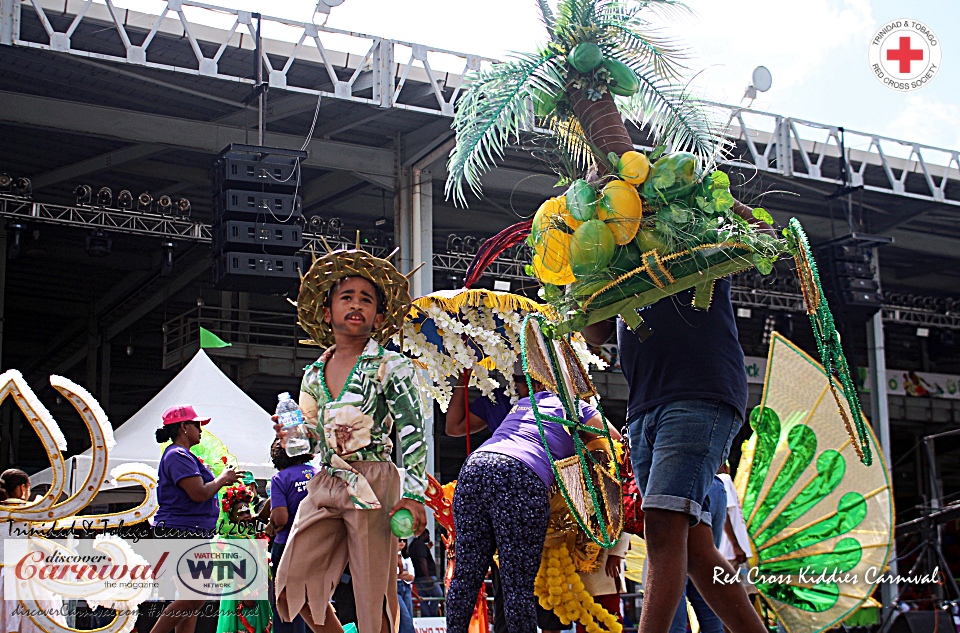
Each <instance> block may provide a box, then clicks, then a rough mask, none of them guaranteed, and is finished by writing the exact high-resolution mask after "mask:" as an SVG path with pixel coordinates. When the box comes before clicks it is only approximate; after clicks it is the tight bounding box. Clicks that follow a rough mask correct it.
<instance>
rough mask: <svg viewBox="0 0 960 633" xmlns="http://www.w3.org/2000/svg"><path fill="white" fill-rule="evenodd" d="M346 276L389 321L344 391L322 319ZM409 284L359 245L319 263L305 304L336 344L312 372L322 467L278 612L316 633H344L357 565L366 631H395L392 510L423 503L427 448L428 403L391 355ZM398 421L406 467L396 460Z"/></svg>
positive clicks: (411, 374) (280, 583) (308, 321)
mask: <svg viewBox="0 0 960 633" xmlns="http://www.w3.org/2000/svg"><path fill="white" fill-rule="evenodd" d="M347 277H362V278H364V279H367V280H369V281H370V282H371V283H373V284H374V285H375V286H376V287H377V288H378V289H379V291H380V292H381V293H382V295H383V304H384V310H383V312H384V319H383V321H382V324H381V325H380V327H379V328H378V329H376V330H375V331H374V332H373V334H372V338H371V339H370V340H369V341H368V342H367V345H366V347H365V349H364V350H363V352H362V353H361V354H360V356H359V358H358V359H357V363H356V366H355V367H354V368H353V371H352V372H351V373H350V375H349V377H348V378H347V381H346V383H345V384H344V386H343V389H342V391H341V393H340V395H339V396H338V397H336V398H334V397H333V395H332V394H331V393H330V391H329V389H328V388H327V383H326V380H325V374H324V367H325V365H326V363H327V361H328V359H329V358H330V357H331V355H332V353H333V351H334V349H335V348H334V347H331V346H332V345H333V344H334V338H333V331H332V329H331V327H330V325H329V324H328V323H326V322H325V321H324V319H323V309H324V305H325V301H326V298H327V296H328V294H329V293H330V292H331V291H332V290H333V288H334V286H335V284H336V283H337V282H338V281H340V280H342V279H344V278H347ZM410 305H411V303H410V296H409V293H408V282H407V279H406V278H405V277H404V276H403V275H401V274H400V273H399V272H397V270H396V269H395V268H394V267H393V265H392V264H391V263H390V262H389V261H387V260H384V259H378V258H376V257H373V256H372V255H370V254H369V253H366V252H365V251H362V250H360V249H359V247H358V248H356V249H352V250H346V251H335V252H332V253H328V254H327V255H324V256H323V257H321V258H319V259H317V260H316V261H315V262H314V263H313V265H312V266H311V268H310V270H308V271H307V273H306V274H305V275H304V277H303V280H302V282H301V286H300V294H299V297H298V300H297V310H298V317H299V321H300V325H301V326H302V327H303V328H304V330H305V331H306V332H307V333H308V334H309V335H310V337H311V339H312V343H313V344H316V345H319V346H321V347H325V348H328V349H327V350H326V351H325V352H324V353H323V354H322V355H321V356H320V358H319V360H317V361H316V362H315V363H313V364H312V365H310V366H308V367H307V368H306V370H305V373H304V377H303V382H302V384H301V392H300V407H301V409H302V410H303V414H304V419H305V420H307V421H308V424H315V425H316V431H317V435H318V440H317V441H316V446H315V447H314V449H312V450H311V452H316V453H317V454H318V456H319V458H320V462H321V465H320V467H319V469H318V471H317V474H316V476H315V477H314V478H313V479H311V480H310V483H309V484H308V488H307V490H308V492H307V497H306V498H305V499H304V500H303V502H302V503H301V504H300V507H299V510H298V512H297V515H296V519H294V522H293V526H292V528H291V531H290V536H289V539H288V541H287V546H286V549H285V551H284V555H283V558H282V560H281V562H280V567H279V569H278V571H277V579H276V586H277V610H278V611H279V613H280V616H281V617H282V618H283V619H284V620H285V621H290V620H292V619H293V617H294V616H295V615H297V614H300V615H302V616H303V617H304V619H305V620H306V621H307V623H308V624H309V625H310V626H311V627H312V628H313V629H314V630H317V631H324V630H329V631H340V630H341V627H340V625H339V623H338V622H337V620H336V616H335V614H334V612H333V608H332V607H331V606H330V597H331V595H332V593H333V589H334V588H335V587H336V585H337V583H338V582H339V580H340V576H341V574H342V573H343V569H344V567H345V566H346V564H347V563H348V562H349V563H350V573H351V576H352V582H353V586H354V595H355V597H356V602H357V614H358V625H359V630H360V632H361V633H365V632H367V633H369V632H370V631H378V630H380V623H381V613H382V612H384V610H385V611H386V616H387V618H388V619H389V621H390V625H391V626H392V627H395V623H396V621H397V617H398V607H397V582H396V581H397V565H396V556H397V551H396V550H397V545H396V538H395V537H394V536H393V535H392V533H391V531H390V517H389V512H390V510H391V509H392V508H393V507H394V506H395V505H396V503H397V502H398V501H399V500H400V496H401V485H402V496H403V497H405V498H408V499H413V500H415V501H419V502H423V501H424V497H423V493H424V488H425V461H426V460H425V458H426V444H425V443H424V441H423V403H422V401H421V396H420V387H419V385H418V380H417V377H416V370H415V367H414V365H413V362H412V361H411V360H410V359H408V358H406V357H404V356H403V355H401V354H399V353H397V352H393V351H389V350H386V349H385V348H384V346H383V343H384V342H386V340H387V339H388V338H389V337H390V336H391V335H392V334H394V333H395V332H396V331H397V330H398V329H399V328H400V324H401V323H402V321H403V319H404V317H405V316H406V314H407V312H408V311H409V309H410ZM395 424H396V426H397V430H398V436H399V438H400V447H399V448H400V450H399V453H400V455H401V458H402V461H403V465H404V468H405V471H404V476H403V481H402V482H401V477H400V473H399V471H398V470H397V467H396V466H394V464H393V463H392V461H391V457H390V453H391V451H392V449H393V441H392V440H391V433H392V431H393V427H394V425H395Z"/></svg>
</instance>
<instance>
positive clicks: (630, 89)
mask: <svg viewBox="0 0 960 633" xmlns="http://www.w3.org/2000/svg"><path fill="white" fill-rule="evenodd" d="M603 67H604V68H606V69H607V72H608V73H610V82H609V83H608V84H607V88H609V89H610V92H612V93H613V94H615V95H620V96H621V97H632V96H633V95H635V94H637V92H639V90H640V80H639V79H637V73H635V72H633V69H632V68H630V67H629V66H627V65H626V64H624V63H623V62H621V61H618V60H616V59H610V58H606V59H604V60H603Z"/></svg>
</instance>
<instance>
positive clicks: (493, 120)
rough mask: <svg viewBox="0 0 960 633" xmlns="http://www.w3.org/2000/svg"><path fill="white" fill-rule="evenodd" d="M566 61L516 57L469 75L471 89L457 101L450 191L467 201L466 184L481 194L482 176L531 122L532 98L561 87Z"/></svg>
mask: <svg viewBox="0 0 960 633" xmlns="http://www.w3.org/2000/svg"><path fill="white" fill-rule="evenodd" d="M561 64H562V60H561V59H560V58H559V56H558V55H557V54H556V53H543V54H539V55H518V56H517V58H516V59H515V60H513V61H509V62H505V63H503V64H497V65H495V66H493V67H492V68H490V69H489V70H486V71H481V72H479V73H476V74H475V75H473V76H472V77H468V81H469V82H470V90H468V91H467V92H466V93H465V94H464V95H463V97H461V98H460V101H458V102H457V113H456V116H455V117H454V121H453V126H454V128H456V130H457V146H456V148H455V149H454V150H453V154H452V155H451V157H450V164H449V176H448V178H447V185H446V193H447V195H448V196H449V195H451V193H452V194H453V195H454V197H455V198H456V199H457V200H458V201H460V202H465V201H466V199H465V197H464V191H463V181H464V180H466V182H467V184H468V185H469V186H470V188H471V189H472V190H473V191H474V193H477V194H479V193H480V191H481V188H480V176H481V175H482V174H483V173H484V172H485V171H487V170H488V169H490V168H491V167H492V166H493V164H494V163H495V162H496V160H497V159H498V158H503V150H504V147H505V146H506V145H507V142H508V140H509V139H510V137H517V136H519V134H520V131H521V130H522V129H524V128H528V127H530V126H531V124H532V123H533V121H532V115H533V113H532V112H531V110H530V108H529V105H528V99H529V97H530V94H531V93H532V91H534V90H540V91H542V92H544V93H553V92H557V91H559V90H562V89H563V84H564V80H563V75H562V68H561Z"/></svg>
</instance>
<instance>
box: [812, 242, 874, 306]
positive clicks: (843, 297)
mask: <svg viewBox="0 0 960 633" xmlns="http://www.w3.org/2000/svg"><path fill="white" fill-rule="evenodd" d="M819 261H820V262H821V268H822V270H821V272H820V279H821V283H822V284H823V290H824V292H825V293H826V294H827V299H828V300H829V302H830V307H831V308H832V309H834V310H835V311H836V312H837V313H839V315H840V316H841V317H842V318H843V319H844V320H846V321H852V322H864V323H865V322H866V321H868V320H869V319H870V318H871V317H872V316H873V315H874V314H876V313H877V311H878V310H879V309H880V307H881V306H882V305H883V293H882V292H881V291H880V281H879V279H880V276H879V273H878V271H877V264H876V261H875V260H874V249H873V247H872V246H870V245H866V244H859V243H857V242H856V241H851V242H848V243H845V244H834V245H832V246H829V247H827V248H825V249H823V250H822V251H821V252H820V257H819Z"/></svg>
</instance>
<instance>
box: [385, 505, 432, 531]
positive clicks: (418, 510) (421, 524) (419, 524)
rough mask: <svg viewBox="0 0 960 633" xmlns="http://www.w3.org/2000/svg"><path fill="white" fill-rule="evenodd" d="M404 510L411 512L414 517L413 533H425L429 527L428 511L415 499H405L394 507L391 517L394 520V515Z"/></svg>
mask: <svg viewBox="0 0 960 633" xmlns="http://www.w3.org/2000/svg"><path fill="white" fill-rule="evenodd" d="M402 508H406V509H407V510H409V511H410V514H411V515H413V533H414V534H420V533H421V532H423V530H424V528H426V527H427V511H426V509H425V508H424V507H423V504H422V503H420V502H419V501H414V500H413V499H407V498H403V499H401V500H400V503H398V504H397V505H395V506H393V510H391V511H390V517H391V518H393V515H394V514H396V513H397V511H398V510H400V509H402Z"/></svg>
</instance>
